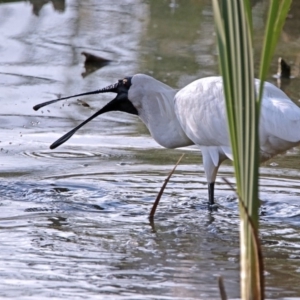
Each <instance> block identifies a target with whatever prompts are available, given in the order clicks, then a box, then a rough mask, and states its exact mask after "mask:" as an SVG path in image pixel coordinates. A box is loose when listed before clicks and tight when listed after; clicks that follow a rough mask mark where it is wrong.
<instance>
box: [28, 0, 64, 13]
mask: <svg viewBox="0 0 300 300" xmlns="http://www.w3.org/2000/svg"><path fill="white" fill-rule="evenodd" d="M29 2H30V4H31V5H32V12H33V14H34V15H36V16H38V15H39V13H40V11H41V9H42V8H43V6H44V5H45V4H48V3H52V5H53V8H54V10H55V11H57V12H64V11H65V9H66V1H65V0H51V1H50V0H29Z"/></svg>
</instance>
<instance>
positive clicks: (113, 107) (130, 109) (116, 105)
mask: <svg viewBox="0 0 300 300" xmlns="http://www.w3.org/2000/svg"><path fill="white" fill-rule="evenodd" d="M109 111H123V112H127V113H130V114H133V115H138V111H137V110H136V108H135V107H134V106H133V104H132V103H131V102H130V101H129V100H128V98H127V93H123V94H119V95H118V96H117V97H116V98H115V99H113V100H112V101H110V102H109V103H107V104H106V105H105V106H104V107H103V108H101V109H100V110H99V111H98V112H96V113H95V114H93V115H92V116H90V117H89V118H88V119H86V120H85V121H83V122H82V123H81V124H79V125H78V126H76V127H75V128H74V129H72V130H70V131H69V132H68V133H66V134H65V135H63V136H62V137H61V138H59V139H58V140H57V141H55V142H54V143H53V144H52V145H51V146H50V149H55V148H57V147H58V146H60V145H61V144H63V143H65V142H66V141H67V140H69V139H70V138H71V137H72V136H73V134H74V133H75V132H76V131H77V130H78V129H80V128H81V127H82V126H84V125H85V124H86V123H88V122H90V121H91V120H93V119H94V118H96V117H97V116H99V115H101V114H104V113H106V112H109Z"/></svg>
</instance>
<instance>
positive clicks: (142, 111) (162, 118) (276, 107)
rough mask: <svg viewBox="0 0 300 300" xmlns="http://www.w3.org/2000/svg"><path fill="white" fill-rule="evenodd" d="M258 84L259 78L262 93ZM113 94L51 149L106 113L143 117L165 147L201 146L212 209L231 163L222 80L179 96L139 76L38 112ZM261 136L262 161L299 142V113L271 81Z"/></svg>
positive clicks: (183, 91) (207, 80) (197, 85)
mask: <svg viewBox="0 0 300 300" xmlns="http://www.w3.org/2000/svg"><path fill="white" fill-rule="evenodd" d="M259 83H260V81H259V80H258V79H256V80H255V85H256V89H257V90H258V88H259ZM108 92H112V93H116V94H117V96H116V98H114V99H113V100H112V101H110V102H109V103H108V104H106V105H105V106H104V107H103V108H102V109H101V110H99V111H98V112H96V113H95V114H94V115H92V116H91V117H90V118H88V119H87V120H85V121H84V122H82V123H81V124H80V125H78V126H77V127H75V128H74V129H72V130H71V131H69V132H68V133H66V134H65V135H64V136H62V137H61V138H60V139H58V140H57V141H56V142H54V143H53V144H52V145H51V146H50V148H51V149H54V148H56V147H58V146H60V145H61V144H63V143H64V142H66V141H67V140H68V139H69V138H71V136H72V135H73V134H74V133H75V132H76V131H77V130H78V129H79V128H81V127H82V126H83V125H85V124H86V123H88V122H89V121H91V120H92V119H94V118H95V117H97V116H98V115H101V114H103V113H106V112H109V111H123V112H127V113H130V114H134V115H138V116H139V118H140V119H141V120H142V121H143V123H144V124H145V125H146V126H147V128H148V129H149V131H150V134H151V136H152V137H153V138H154V140H155V141H156V142H157V143H158V144H160V145H161V146H163V147H165V148H178V147H184V146H190V145H194V144H195V145H197V146H199V148H200V149H201V152H202V156H203V165H204V170H205V174H206V179H207V183H208V198H209V204H210V205H213V204H214V183H215V180H216V175H217V172H218V168H219V166H220V164H221V163H222V162H223V161H224V160H225V159H227V158H229V159H231V160H232V153H231V148H230V142H229V136H228V131H227V122H226V112H225V100H224V92H223V83H222V78H221V77H206V78H202V79H198V80H196V81H194V82H192V83H190V84H189V85H187V86H186V87H184V88H183V89H181V90H179V91H178V92H177V91H176V90H174V89H173V88H171V87H169V86H168V85H166V84H164V83H162V82H160V81H158V80H156V79H154V78H152V77H150V76H147V75H143V74H136V75H134V76H132V77H125V78H124V79H120V80H119V81H118V82H117V83H116V84H114V85H110V86H108V87H106V88H103V89H100V90H97V91H93V92H88V93H83V94H78V95H74V96H69V97H64V98H60V99H56V100H52V101H48V102H44V103H42V104H39V105H36V106H34V109H35V110H38V109H39V108H41V107H43V106H45V105H48V104H51V103H54V102H57V101H60V100H64V99H69V98H72V97H79V96H84V95H90V94H97V93H108ZM259 137H260V158H261V161H266V160H268V159H270V158H271V157H273V156H274V155H276V154H278V153H282V152H285V151H287V150H288V149H290V148H291V147H294V146H296V145H298V144H299V143H300V109H299V108H298V106H297V105H296V104H294V103H293V102H292V101H291V100H290V99H289V98H288V97H287V95H286V94H285V93H284V92H282V91H281V90H280V89H278V88H277V87H275V86H274V85H273V84H271V83H268V82H266V83H265V84H264V93H263V100H262V107H261V116H260V122H259Z"/></svg>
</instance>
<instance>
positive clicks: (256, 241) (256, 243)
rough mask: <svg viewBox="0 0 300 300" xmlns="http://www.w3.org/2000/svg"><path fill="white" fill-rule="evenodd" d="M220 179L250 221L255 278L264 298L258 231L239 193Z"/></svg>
mask: <svg viewBox="0 0 300 300" xmlns="http://www.w3.org/2000/svg"><path fill="white" fill-rule="evenodd" d="M222 179H223V180H224V181H225V183H227V184H228V185H229V186H230V188H231V189H232V190H233V191H234V192H235V193H236V194H237V196H238V199H239V203H240V204H241V206H242V208H243V210H244V213H245V215H246V216H247V219H248V222H249V223H250V228H251V237H252V239H253V242H254V247H255V255H256V258H257V259H256V261H257V264H258V265H257V269H258V272H259V274H258V275H259V276H257V277H256V278H257V280H258V283H259V284H258V286H260V297H261V299H264V287H265V279H264V262H263V255H262V250H261V245H260V241H259V237H258V232H257V229H256V228H255V226H254V223H253V220H252V219H251V217H250V215H249V213H248V209H247V207H246V206H245V204H244V201H243V200H242V199H241V197H240V196H239V194H238V193H237V191H236V190H235V188H234V186H233V185H232V184H231V183H230V182H229V181H228V180H227V179H226V178H224V177H222Z"/></svg>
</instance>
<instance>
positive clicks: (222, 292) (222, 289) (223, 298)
mask: <svg viewBox="0 0 300 300" xmlns="http://www.w3.org/2000/svg"><path fill="white" fill-rule="evenodd" d="M218 284H219V290H220V296H221V300H227V295H226V291H225V287H224V282H223V277H222V276H220V277H219V278H218Z"/></svg>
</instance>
